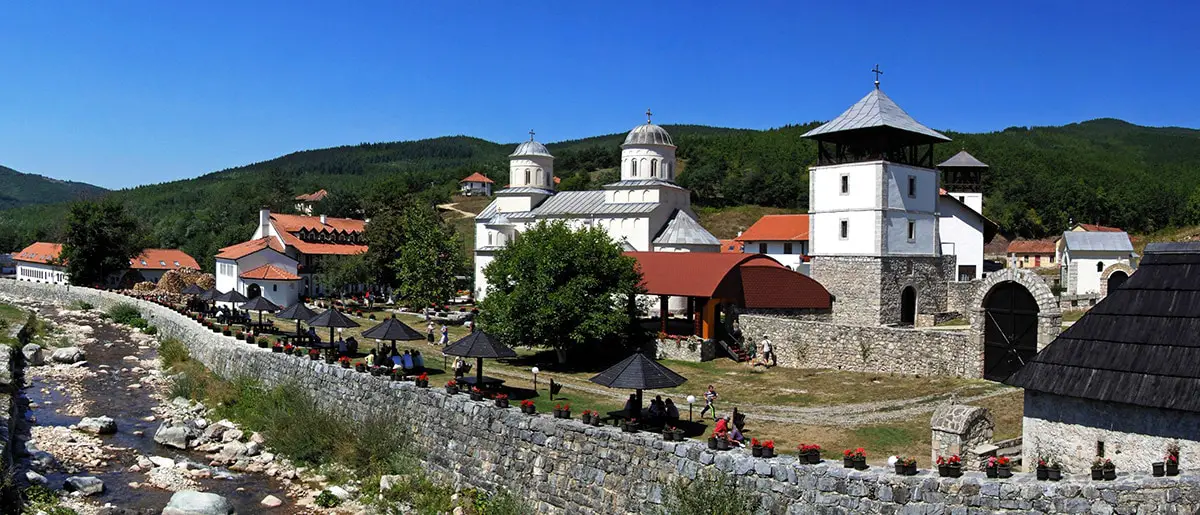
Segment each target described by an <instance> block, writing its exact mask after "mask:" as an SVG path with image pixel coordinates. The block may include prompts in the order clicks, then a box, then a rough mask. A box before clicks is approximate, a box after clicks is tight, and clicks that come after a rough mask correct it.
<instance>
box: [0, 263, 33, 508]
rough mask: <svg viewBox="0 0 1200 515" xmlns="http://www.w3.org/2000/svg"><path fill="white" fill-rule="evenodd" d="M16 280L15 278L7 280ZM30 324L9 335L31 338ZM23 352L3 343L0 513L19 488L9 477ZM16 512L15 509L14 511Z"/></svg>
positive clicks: (11, 329)
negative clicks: (16, 488) (28, 336)
mask: <svg viewBox="0 0 1200 515" xmlns="http://www.w3.org/2000/svg"><path fill="white" fill-rule="evenodd" d="M4 282H15V281H4ZM28 326H29V324H27V323H26V324H21V325H20V326H19V327H9V328H8V333H9V334H7V335H4V336H7V337H9V338H12V339H14V340H15V341H17V342H18V343H20V344H24V343H26V342H27V341H28V338H27V332H26V328H27V327H28ZM19 356H20V353H19V352H17V349H16V348H14V347H10V346H8V345H4V344H0V513H10V511H9V510H8V509H6V508H11V507H12V506H13V505H15V504H16V500H15V499H16V495H17V492H15V491H14V489H13V488H12V485H13V483H12V482H11V481H8V480H7V479H8V478H9V474H11V473H12V465H13V459H14V452H13V442H14V439H15V437H16V430H17V420H19V418H18V417H19V416H20V411H19V410H18V409H17V403H16V400H17V392H18V391H20V389H21V381H22V379H21V374H20V372H21V368H20V358H19ZM14 513H15V511H14Z"/></svg>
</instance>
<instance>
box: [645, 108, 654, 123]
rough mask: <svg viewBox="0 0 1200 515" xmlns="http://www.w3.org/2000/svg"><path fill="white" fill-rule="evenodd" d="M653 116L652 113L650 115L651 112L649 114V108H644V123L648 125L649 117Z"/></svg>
mask: <svg viewBox="0 0 1200 515" xmlns="http://www.w3.org/2000/svg"><path fill="white" fill-rule="evenodd" d="M653 115H654V113H651V112H650V108H649V107H647V108H646V123H650V117H651V116H653Z"/></svg>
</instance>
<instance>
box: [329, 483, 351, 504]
mask: <svg viewBox="0 0 1200 515" xmlns="http://www.w3.org/2000/svg"><path fill="white" fill-rule="evenodd" d="M329 493H331V494H333V496H334V497H337V498H338V499H341V500H343V501H345V500H347V499H349V498H350V492H348V491H346V489H345V488H342V487H340V486H331V487H329Z"/></svg>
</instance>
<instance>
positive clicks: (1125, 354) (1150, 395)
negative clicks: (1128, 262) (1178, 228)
mask: <svg viewBox="0 0 1200 515" xmlns="http://www.w3.org/2000/svg"><path fill="white" fill-rule="evenodd" d="M1005 382H1006V383H1008V384H1010V385H1013V386H1020V387H1022V388H1025V389H1026V390H1032V391H1038V392H1046V393H1053V394H1057V395H1064V396H1068V397H1079V398H1084V399H1093V400H1098V401H1106V402H1120V403H1125V404H1133V405H1138V406H1147V407H1154V408H1166V409H1174V410H1183V411H1192V412H1200V396H1198V395H1196V392H1198V391H1200V245H1198V244H1196V243H1156V244H1151V245H1149V246H1148V247H1147V248H1146V256H1145V258H1144V259H1143V260H1142V263H1141V265H1140V266H1139V268H1138V270H1137V272H1135V273H1134V274H1133V275H1132V276H1131V277H1130V278H1129V280H1127V281H1126V282H1125V284H1124V285H1123V286H1121V287H1120V288H1119V289H1117V290H1115V291H1111V292H1109V293H1108V296H1107V297H1105V298H1104V300H1102V301H1100V303H1099V304H1096V306H1095V307H1093V308H1092V309H1091V310H1090V311H1089V312H1088V313H1087V314H1086V315H1084V316H1083V318H1081V319H1080V320H1079V321H1078V322H1076V323H1075V325H1073V326H1071V327H1070V328H1069V329H1067V330H1066V331H1063V333H1062V334H1060V335H1059V336H1058V338H1056V339H1055V340H1054V341H1053V342H1051V343H1050V345H1048V346H1046V348H1045V349H1043V350H1042V351H1041V352H1039V353H1038V354H1037V356H1035V357H1034V359H1033V360H1032V361H1031V362H1029V364H1027V365H1025V366H1024V367H1023V368H1021V369H1020V370H1018V371H1017V372H1016V373H1014V374H1013V375H1012V376H1011V377H1009V378H1008V380H1007V381H1005Z"/></svg>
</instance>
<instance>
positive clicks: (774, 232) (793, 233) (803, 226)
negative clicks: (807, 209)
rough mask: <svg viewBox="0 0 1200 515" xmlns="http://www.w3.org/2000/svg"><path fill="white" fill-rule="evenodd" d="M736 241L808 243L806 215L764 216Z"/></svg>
mask: <svg viewBox="0 0 1200 515" xmlns="http://www.w3.org/2000/svg"><path fill="white" fill-rule="evenodd" d="M737 240H738V241H808V215H806V214H804V215H766V216H763V217H762V218H759V219H758V221H757V222H754V225H751V226H750V228H749V229H746V231H745V232H743V233H742V235H741V236H738V237H737Z"/></svg>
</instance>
